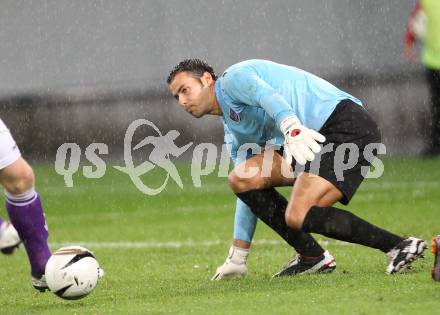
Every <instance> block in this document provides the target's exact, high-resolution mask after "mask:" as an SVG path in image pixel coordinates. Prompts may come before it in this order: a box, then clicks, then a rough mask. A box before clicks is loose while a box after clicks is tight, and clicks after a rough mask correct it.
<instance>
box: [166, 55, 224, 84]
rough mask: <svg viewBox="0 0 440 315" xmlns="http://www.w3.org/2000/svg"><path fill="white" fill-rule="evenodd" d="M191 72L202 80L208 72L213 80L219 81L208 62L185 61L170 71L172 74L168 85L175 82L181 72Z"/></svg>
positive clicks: (197, 60)
mask: <svg viewBox="0 0 440 315" xmlns="http://www.w3.org/2000/svg"><path fill="white" fill-rule="evenodd" d="M186 71H187V72H191V73H192V74H193V75H194V76H195V77H197V78H201V77H202V76H203V74H204V73H205V72H208V73H209V74H210V75H211V76H212V78H213V79H214V81H215V80H217V76H216V75H215V73H214V69H212V67H211V66H210V65H208V64H207V63H206V62H204V61H203V60H200V59H185V60H182V61H181V62H179V64H178V65H177V66H175V67H174V69H173V70H171V71H170V74H169V75H168V78H167V83H168V85H170V84H171V82H172V81H173V80H174V77H175V76H176V75H177V74H178V73H180V72H186Z"/></svg>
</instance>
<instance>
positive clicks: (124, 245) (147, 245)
mask: <svg viewBox="0 0 440 315" xmlns="http://www.w3.org/2000/svg"><path fill="white" fill-rule="evenodd" d="M253 243H254V244H255V245H283V244H285V243H284V242H282V241H277V240H267V239H261V240H255V241H254V242H253ZM319 243H320V244H321V245H323V246H327V245H350V244H349V243H346V242H341V241H328V240H321V241H319ZM228 244H229V242H228V241H226V240H215V241H181V242H178V241H171V242H159V241H149V242H90V241H86V242H82V241H68V242H51V243H49V245H50V246H51V247H53V248H58V247H62V246H68V245H81V246H85V247H87V248H89V249H91V250H92V249H93V248H118V249H153V248H183V247H206V246H217V245H225V246H226V245H228Z"/></svg>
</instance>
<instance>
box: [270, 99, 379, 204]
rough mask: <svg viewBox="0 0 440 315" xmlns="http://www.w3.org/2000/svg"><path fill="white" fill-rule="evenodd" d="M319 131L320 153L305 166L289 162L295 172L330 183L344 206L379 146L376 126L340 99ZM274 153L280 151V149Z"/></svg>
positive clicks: (353, 105)
mask: <svg viewBox="0 0 440 315" xmlns="http://www.w3.org/2000/svg"><path fill="white" fill-rule="evenodd" d="M319 132H320V133H321V134H323V135H324V136H325V138H326V141H325V142H324V143H323V144H322V146H323V150H322V152H320V153H319V154H317V155H316V158H315V159H314V160H313V161H312V162H307V163H306V165H305V166H303V167H301V166H300V165H299V164H298V165H296V161H293V162H292V167H293V168H294V170H295V173H298V171H306V172H309V173H311V174H315V175H318V176H320V177H322V178H324V179H326V180H328V181H329V182H331V183H332V184H333V185H334V186H335V187H336V188H338V189H339V190H340V191H341V192H342V194H343V197H342V199H341V200H340V202H341V203H342V204H344V205H347V204H348V203H349V202H350V200H351V198H352V197H353V195H354V193H355V192H356V190H357V189H358V187H359V185H360V184H361V183H362V181H363V180H364V176H365V175H366V173H367V170H368V168H369V166H370V165H371V161H372V160H373V159H374V157H375V156H376V155H377V153H378V148H379V146H380V145H381V144H380V142H381V135H380V131H379V128H378V126H377V124H376V122H375V121H374V120H373V118H372V117H371V116H370V114H369V113H368V112H367V111H366V110H365V108H364V107H362V106H359V105H358V104H356V103H354V102H353V101H351V100H343V101H341V102H340V103H339V104H338V105H337V106H336V108H335V110H334V111H333V113H332V114H331V115H330V117H329V118H328V119H327V121H326V122H325V124H324V126H323V127H322V128H321V129H320V130H319ZM369 144H371V145H369ZM341 145H342V146H341ZM367 145H369V146H368V147H367V148H366V146H367ZM340 146H341V147H340ZM338 148H339V150H338ZM356 148H357V149H356ZM326 151H330V152H326ZM355 151H357V153H358V154H356V152H355ZM278 152H279V153H280V154H282V152H283V150H282V149H281V150H279V151H278ZM295 165H296V168H295Z"/></svg>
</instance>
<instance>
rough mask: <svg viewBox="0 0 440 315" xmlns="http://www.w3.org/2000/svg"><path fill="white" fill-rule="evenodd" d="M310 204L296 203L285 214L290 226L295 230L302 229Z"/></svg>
mask: <svg viewBox="0 0 440 315" xmlns="http://www.w3.org/2000/svg"><path fill="white" fill-rule="evenodd" d="M309 210H310V206H308V205H307V204H304V203H299V202H298V203H294V204H293V205H292V207H290V208H289V209H288V210H287V211H286V214H285V220H286V224H287V226H288V227H290V228H292V229H294V230H302V227H303V223H304V218H305V216H306V215H307V212H308V211H309Z"/></svg>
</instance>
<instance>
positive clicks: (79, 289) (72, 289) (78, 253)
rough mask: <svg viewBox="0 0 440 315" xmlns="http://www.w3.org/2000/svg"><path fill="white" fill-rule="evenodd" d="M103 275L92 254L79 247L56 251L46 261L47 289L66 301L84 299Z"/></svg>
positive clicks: (63, 248)
mask: <svg viewBox="0 0 440 315" xmlns="http://www.w3.org/2000/svg"><path fill="white" fill-rule="evenodd" d="M103 275H104V271H103V270H102V269H101V268H100V267H99V263H98V261H97V260H96V258H95V256H93V254H92V252H91V251H89V250H88V249H87V248H84V247H81V246H68V247H62V248H60V249H58V250H57V251H56V252H54V253H53V254H52V256H51V257H50V258H49V260H48V261H47V264H46V272H45V276H46V282H47V286H48V287H49V289H50V290H51V291H52V292H53V293H55V294H56V295H58V296H59V297H61V298H63V299H68V300H77V299H81V298H83V297H85V296H86V295H87V294H89V293H90V292H92V291H93V289H94V288H95V287H96V285H97V283H98V280H99V279H100V278H102V276H103Z"/></svg>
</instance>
